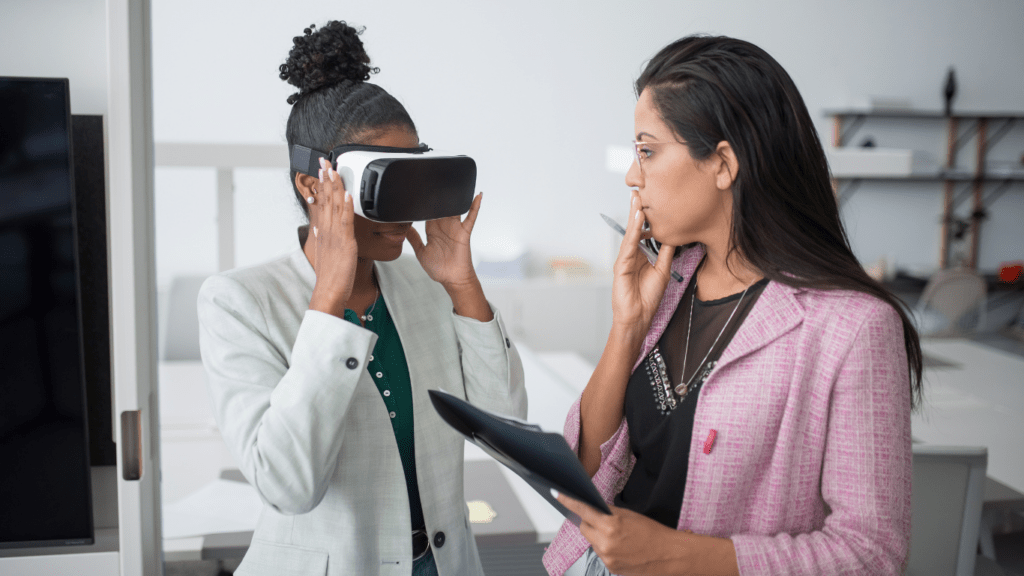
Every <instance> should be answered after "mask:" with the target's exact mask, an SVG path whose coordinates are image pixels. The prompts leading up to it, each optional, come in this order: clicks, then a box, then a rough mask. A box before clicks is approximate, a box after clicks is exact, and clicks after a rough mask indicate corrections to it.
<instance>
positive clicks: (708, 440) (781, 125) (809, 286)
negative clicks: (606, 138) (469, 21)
mask: <svg viewBox="0 0 1024 576" xmlns="http://www.w3.org/2000/svg"><path fill="white" fill-rule="evenodd" d="M635 88H636V93H637V95H638V101H637V104H636V110H635V117H634V120H635V130H636V140H637V141H636V142H635V149H636V160H635V161H634V163H633V165H632V167H631V168H630V170H629V172H628V173H627V175H626V184H627V185H629V186H630V187H632V188H633V192H632V194H631V209H630V219H629V224H628V228H627V230H626V234H625V237H624V238H623V241H622V245H621V248H620V251H619V255H618V258H617V260H616V263H615V269H614V274H615V278H614V284H613V297H612V308H613V328H612V331H611V333H610V335H609V338H608V343H607V345H606V347H605V350H604V353H603V355H602V356H601V359H600V362H599V363H598V366H597V369H596V370H595V371H594V374H593V376H592V378H591V380H590V382H589V383H588V384H587V387H586V388H585V390H584V392H583V394H582V396H581V398H580V399H579V400H578V401H577V402H576V404H575V405H574V406H573V407H572V409H571V410H570V412H569V416H568V417H567V421H566V425H565V436H566V440H567V441H569V443H570V445H571V446H573V447H574V448H575V449H577V452H578V454H579V458H580V461H581V462H582V463H583V465H584V468H586V469H587V471H588V472H589V473H590V474H591V475H592V476H593V479H594V483H595V485H596V486H597V487H598V489H599V491H600V492H601V493H602V495H603V496H604V497H605V499H606V501H607V502H608V503H609V505H610V506H612V511H613V514H612V515H605V514H603V513H601V512H599V511H597V510H595V509H593V508H591V507H589V506H587V505H585V504H583V503H581V502H578V501H576V500H573V499H570V498H567V497H566V496H565V495H561V496H559V500H560V501H561V502H563V503H564V504H565V505H566V506H567V507H569V508H570V509H571V510H573V511H575V512H577V513H578V514H579V515H580V516H581V518H582V523H581V526H580V527H579V528H577V527H576V526H574V525H573V524H571V523H569V522H566V523H565V524H564V525H563V526H562V529H561V530H560V532H559V533H558V536H557V537H556V538H555V540H554V541H553V542H552V544H551V546H550V547H549V548H548V550H547V553H546V554H545V557H544V564H545V566H546V568H547V569H548V571H549V572H550V573H551V574H553V575H557V576H562V575H563V574H565V575H567V576H597V575H606V574H609V573H613V574H621V575H635V574H645V575H647V574H702V575H710V574H744V575H751V574H766V575H767V574H771V575H777V574H806V575H822V574H828V575H836V574H872V575H882V574H900V573H902V571H903V568H904V567H905V565H906V560H907V557H908V548H909V543H910V483H911V450H910V411H911V407H912V405H913V403H914V402H915V401H919V398H920V390H921V385H920V381H921V350H920V343H919V341H918V337H917V333H916V331H915V330H914V327H913V326H912V325H911V323H910V321H909V319H908V317H907V314H906V313H905V312H904V311H903V310H902V309H901V307H900V303H899V302H898V300H897V299H896V298H895V297H894V296H892V295H891V294H890V293H889V292H888V291H887V290H886V289H885V288H884V287H883V286H881V285H880V284H879V283H877V282H875V281H874V280H872V279H871V278H870V277H869V276H868V275H867V274H866V273H865V272H864V270H863V269H862V268H861V266H860V264H859V263H858V261H857V259H856V258H855V257H854V255H853V253H852V251H851V249H850V246H849V243H848V240H847V237H846V233H845V231H844V230H843V226H842V223H841V220H840V218H839V212H838V206H837V203H836V199H835V196H834V193H833V191H832V187H831V184H830V180H829V169H828V164H827V162H826V160H825V155H824V152H823V151H822V147H821V144H820V142H819V140H818V137H817V135H816V133H815V129H814V125H813V123H812V122H811V118H810V116H809V115H808V112H807V109H806V107H805V106H804V103H803V100H802V99H801V97H800V94H799V92H798V91H797V88H796V86H795V84H794V83H793V81H792V80H791V79H790V77H789V75H788V74H787V73H786V72H785V70H783V68H782V67H781V66H780V65H779V64H778V62H776V61H775V60H774V59H773V58H772V57H771V56H769V55H768V54H767V53H766V52H765V51H763V50H761V49H760V48H758V47H756V46H754V45H752V44H750V43H748V42H744V41H741V40H735V39H732V38H724V37H704V36H692V37H686V38H683V39H681V40H679V41H676V42H674V43H672V44H670V45H668V46H666V47H665V48H663V49H662V50H661V51H660V52H659V53H658V54H657V55H655V56H654V58H653V59H651V60H650V62H648V64H647V66H646V68H645V69H644V71H643V72H642V74H641V75H640V78H639V79H638V80H637V81H636V86H635ZM645 238H652V239H653V242H652V244H653V245H655V246H657V247H660V252H659V255H658V257H657V262H656V264H654V265H652V264H651V263H649V262H648V260H647V259H646V258H645V256H644V254H643V253H642V252H641V251H640V250H639V247H638V243H639V242H640V241H641V240H643V239H645ZM673 271H674V272H676V273H678V274H679V275H680V276H681V277H682V280H681V281H679V282H677V281H675V280H673V279H672V278H671V273H672V272H673Z"/></svg>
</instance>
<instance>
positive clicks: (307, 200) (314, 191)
mask: <svg viewBox="0 0 1024 576" xmlns="http://www.w3.org/2000/svg"><path fill="white" fill-rule="evenodd" d="M310 190H312V191H313V194H316V188H311V189H310ZM313 200H314V198H313V197H312V196H307V197H306V203H307V204H312V203H313Z"/></svg>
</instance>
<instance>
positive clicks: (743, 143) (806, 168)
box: [635, 36, 922, 407]
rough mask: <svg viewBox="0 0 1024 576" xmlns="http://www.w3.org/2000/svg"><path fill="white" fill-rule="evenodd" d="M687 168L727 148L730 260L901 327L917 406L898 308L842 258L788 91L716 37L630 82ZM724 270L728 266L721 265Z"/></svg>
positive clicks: (917, 385)
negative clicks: (850, 301) (854, 296)
mask: <svg viewBox="0 0 1024 576" xmlns="http://www.w3.org/2000/svg"><path fill="white" fill-rule="evenodd" d="M635 87H636V94H637V96H638V97H639V95H640V93H641V92H643V91H644V89H648V90H651V95H652V96H653V100H654V103H655V106H656V107H657V109H658V111H659V113H660V115H661V117H662V119H663V120H664V121H665V123H666V124H668V125H669V126H671V127H672V129H673V130H674V131H675V133H676V135H677V136H678V137H679V138H680V139H681V140H682V141H683V142H684V143H685V144H686V146H687V147H688V148H689V151H690V155H691V156H692V157H693V158H694V159H696V160H704V159H706V158H708V157H709V156H710V155H711V154H712V153H714V152H715V150H716V148H717V146H718V143H719V142H722V141H726V142H729V144H730V145H731V146H732V148H733V150H734V152H735V153H736V157H737V159H738V161H739V170H738V171H737V174H736V177H735V180H734V182H733V186H732V195H733V208H732V211H733V213H732V231H731V238H730V240H731V241H730V253H731V252H732V251H736V250H738V251H739V253H740V254H742V255H743V257H744V258H746V259H747V261H749V262H750V263H751V264H752V265H753V266H755V267H756V268H757V269H759V270H760V271H761V272H762V273H764V275H765V277H767V278H769V279H770V280H774V281H776V282H781V283H783V284H788V285H790V286H794V287H806V288H818V289H825V290H836V289H845V290H856V291H858V292H864V293H867V294H870V295H872V296H875V297H877V298H879V299H881V300H883V301H885V302H886V303H888V304H889V305H891V306H892V307H893V308H894V309H895V310H896V311H897V312H898V313H899V315H900V318H901V320H902V322H903V340H904V344H905V345H906V348H907V363H908V366H909V369H910V370H909V372H910V394H911V403H912V404H911V405H912V406H915V407H916V406H917V405H919V404H920V401H921V362H922V360H921V343H920V340H919V338H918V334H917V330H916V329H915V328H914V325H913V323H912V322H911V320H910V317H909V316H908V314H907V312H906V310H905V309H904V305H903V303H902V302H901V301H900V300H899V299H898V298H897V297H896V296H894V295H893V294H892V293H891V292H890V291H889V290H887V289H886V288H885V287H884V286H883V285H882V284H881V283H879V282H877V281H875V280H874V279H873V278H871V277H870V276H868V275H867V273H866V272H865V271H864V268H863V267H861V265H860V263H859V262H858V261H857V258H856V257H855V256H854V255H853V250H852V249H851V248H850V242H849V238H848V237H847V235H846V230H845V229H844V228H843V223H842V220H841V219H840V218H839V206H838V204H837V202H836V198H835V194H834V192H833V191H832V185H831V180H830V177H829V169H828V162H827V161H826V159H825V152H824V151H823V150H822V147H821V142H820V141H819V140H818V134H817V132H816V131H815V129H814V125H813V124H812V122H811V117H810V114H808V112H807V107H806V106H805V105H804V101H803V99H802V98H801V97H800V92H799V91H798V90H797V88H796V84H794V83H793V80H792V79H791V78H790V77H789V74H787V73H786V71H785V70H783V68H782V66H780V65H779V63H778V62H776V61H775V59H774V58H772V57H771V56H769V55H768V53H767V52H765V51H764V50H762V49H760V48H758V47H757V46H754V45H753V44H751V43H749V42H744V41H743V40H737V39H735V38H727V37H723V36H717V37H711V36H687V37H686V38H683V39H681V40H677V41H676V42H673V43H672V44H669V45H668V46H666V47H665V48H663V49H662V50H661V51H660V52H658V54H657V55H655V56H654V58H652V59H651V60H650V62H648V63H647V66H646V67H645V68H644V71H643V73H642V74H641V75H640V77H639V78H638V79H637V81H636V86H635ZM727 261H728V260H727Z"/></svg>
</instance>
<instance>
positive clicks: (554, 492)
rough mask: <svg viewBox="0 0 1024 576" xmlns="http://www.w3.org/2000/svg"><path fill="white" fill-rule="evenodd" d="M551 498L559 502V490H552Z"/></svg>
mask: <svg viewBox="0 0 1024 576" xmlns="http://www.w3.org/2000/svg"><path fill="white" fill-rule="evenodd" d="M551 497H552V498H554V499H556V500H557V499H558V490H555V489H554V488H552V489H551Z"/></svg>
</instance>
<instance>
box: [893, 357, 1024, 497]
mask: <svg viewBox="0 0 1024 576" xmlns="http://www.w3.org/2000/svg"><path fill="white" fill-rule="evenodd" d="M921 349H922V351H923V352H924V353H925V354H926V355H928V356H931V357H933V358H936V359H938V360H941V361H943V362H944V363H946V364H951V366H940V365H935V366H931V367H927V368H925V372H924V383H923V385H924V403H923V404H922V406H921V409H920V410H919V411H918V412H916V413H915V414H913V416H912V418H911V425H912V433H913V435H914V437H915V438H917V439H918V440H921V441H924V442H928V443H930V444H946V445H960V446H986V447H988V476H990V477H991V478H994V479H996V480H998V481H999V482H1001V483H1003V484H1005V485H1006V486H1008V487H1009V488H1012V489H1014V490H1016V491H1018V492H1024V358H1021V357H1020V356H1016V355H1014V354H1010V353H1008V352H1003V351H1000V350H996V349H993V348H990V347H988V346H984V345H982V344H978V343H975V342H971V341H969V340H959V339H950V340H922V341H921Z"/></svg>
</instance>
